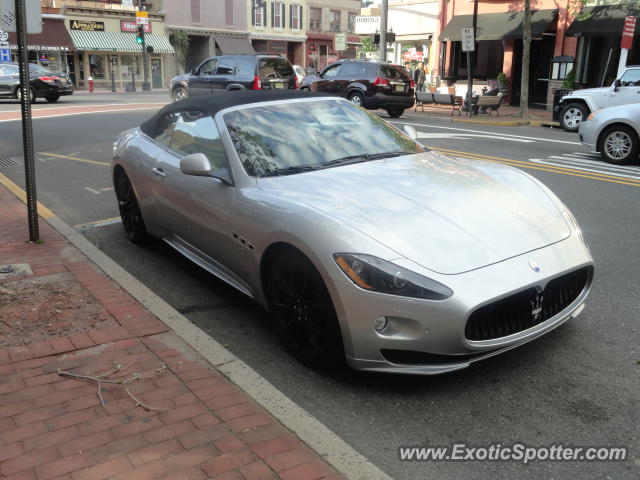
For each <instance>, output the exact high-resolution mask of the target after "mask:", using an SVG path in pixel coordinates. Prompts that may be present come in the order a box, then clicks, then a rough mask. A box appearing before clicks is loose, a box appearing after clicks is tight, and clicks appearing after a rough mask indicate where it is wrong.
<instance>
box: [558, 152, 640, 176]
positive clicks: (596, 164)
mask: <svg viewBox="0 0 640 480" xmlns="http://www.w3.org/2000/svg"><path fill="white" fill-rule="evenodd" d="M549 158H555V159H559V160H562V161H564V162H566V163H571V164H576V165H587V166H593V167H597V168H601V169H604V170H615V171H620V172H627V173H637V174H639V175H640V167H627V166H624V165H613V164H611V163H605V162H604V161H602V160H590V159H588V158H579V157H571V158H567V157H566V156H565V157H556V156H554V157H549Z"/></svg>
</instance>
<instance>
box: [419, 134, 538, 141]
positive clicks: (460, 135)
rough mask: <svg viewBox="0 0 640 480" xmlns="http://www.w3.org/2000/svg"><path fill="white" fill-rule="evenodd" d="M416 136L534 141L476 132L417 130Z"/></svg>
mask: <svg viewBox="0 0 640 480" xmlns="http://www.w3.org/2000/svg"><path fill="white" fill-rule="evenodd" d="M418 138H431V139H434V138H452V139H456V140H472V139H473V138H496V139H498V140H506V141H509V142H522V143H535V140H523V139H520V138H506V137H501V136H499V135H479V134H477V133H445V132H441V133H427V132H418Z"/></svg>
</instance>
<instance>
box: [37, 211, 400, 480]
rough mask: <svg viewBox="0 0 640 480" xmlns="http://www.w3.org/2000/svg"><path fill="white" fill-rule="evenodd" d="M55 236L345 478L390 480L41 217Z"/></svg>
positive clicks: (103, 258)
mask: <svg viewBox="0 0 640 480" xmlns="http://www.w3.org/2000/svg"><path fill="white" fill-rule="evenodd" d="M45 220H46V221H47V222H48V223H49V224H50V225H51V226H52V227H53V228H54V229H55V230H56V231H58V233H60V234H61V235H62V236H63V237H65V238H66V239H67V240H68V241H69V242H70V243H72V244H73V245H74V246H75V247H76V248H77V249H78V250H80V251H81V252H82V253H83V254H85V255H86V256H87V257H88V258H89V259H90V260H91V261H92V262H94V263H95V264H96V265H97V266H98V267H100V269H101V270H102V271H103V272H104V273H105V274H106V275H107V276H109V277H110V278H111V279H112V280H113V281H115V282H116V283H118V284H119V285H120V286H121V287H122V288H123V289H124V290H125V291H127V292H128V293H129V294H130V295H131V296H132V297H133V298H135V299H136V300H137V301H139V302H140V303H141V304H142V305H144V306H145V307H146V308H147V309H148V310H149V311H150V312H151V313H152V314H154V315H155V316H156V317H157V318H158V319H159V320H160V321H162V322H163V323H164V324H165V325H167V327H169V328H170V329H171V330H173V331H174V332H175V333H176V334H177V335H178V336H179V337H181V338H182V339H183V340H184V341H185V342H186V343H187V344H188V345H189V346H190V347H191V348H193V349H194V350H196V351H197V352H198V353H199V354H200V355H202V356H203V357H204V358H205V359H206V360H207V361H208V362H210V363H211V364H212V365H214V366H215V367H216V368H217V369H218V370H219V371H220V372H221V373H222V374H223V375H225V376H226V377H227V378H229V380H231V381H232V382H233V383H235V384H236V385H238V387H240V388H241V389H242V390H244V391H245V392H246V393H247V394H248V395H249V396H250V397H251V398H252V399H253V400H255V402H256V403H257V404H259V405H261V406H262V407H263V408H265V409H266V410H267V411H268V412H269V413H270V414H271V415H273V416H274V417H275V418H276V419H277V420H278V421H279V422H280V423H282V424H283V425H284V426H285V427H287V428H288V429H289V430H291V431H292V432H293V433H295V434H296V435H297V436H298V437H299V438H300V439H301V440H302V441H303V442H305V443H307V444H308V445H309V446H310V447H311V448H312V449H314V450H315V451H316V452H318V454H319V455H321V456H322V457H323V458H324V459H325V460H326V461H327V462H328V463H330V464H331V465H332V466H333V467H334V468H335V469H336V470H337V471H338V472H340V473H342V474H343V475H344V476H345V477H346V478H347V479H349V480H392V479H391V477H389V476H388V475H387V474H386V473H384V472H383V471H381V470H380V469H379V468H378V467H376V466H375V465H374V464H372V463H371V462H370V461H369V460H367V459H366V458H365V457H364V456H363V455H361V454H360V453H358V452H357V451H356V450H354V449H353V448H352V447H351V446H349V445H348V444H347V443H346V442H345V441H344V440H342V439H341V438H340V437H338V436H337V435H336V434H335V433H333V432H332V431H331V430H329V429H328V428H327V427H326V426H325V425H324V424H322V423H320V421H318V420H317V419H316V418H315V417H313V416H312V415H311V414H309V413H308V412H307V411H305V410H304V409H303V408H301V407H299V406H298V405H297V404H295V403H294V402H293V401H292V400H290V399H289V398H288V397H287V396H286V395H284V394H283V393H282V392H281V391H280V390H278V389H277V388H275V387H274V386H273V385H271V383H269V382H268V381H267V380H266V379H265V378H263V377H262V376H261V375H259V374H258V373H257V372H255V371H254V370H253V369H252V368H251V367H249V365H247V364H246V363H244V362H243V361H242V360H240V359H238V358H237V357H235V356H234V355H233V354H232V353H231V352H230V351H229V350H227V349H226V348H224V347H223V346H222V345H220V344H219V343H218V342H216V341H215V340H214V339H213V338H211V337H210V336H209V335H207V334H205V333H204V332H203V331H202V330H200V329H199V328H198V327H196V326H195V325H193V324H192V323H191V322H190V321H189V320H188V319H187V318H185V317H184V316H183V315H181V314H180V313H179V312H177V311H176V310H175V309H174V308H173V307H171V306H170V305H169V304H168V303H166V302H165V301H164V300H162V299H161V298H160V297H158V296H157V295H156V294H155V293H153V292H152V291H151V290H150V289H149V288H147V287H146V286H145V285H144V284H142V283H141V282H140V281H138V280H137V279H136V278H134V277H133V276H132V275H131V274H130V273H129V272H127V271H126V270H125V269H124V268H122V267H121V266H120V265H118V264H117V263H115V262H114V261H113V260H111V258H109V257H108V256H107V255H105V254H104V253H103V252H102V251H100V250H99V249H98V248H96V247H95V246H94V245H93V244H92V243H91V242H90V241H89V240H87V239H86V238H85V237H84V236H83V235H82V234H80V233H79V232H77V231H76V230H74V229H73V228H72V227H71V226H69V225H68V224H67V223H65V222H64V221H63V220H61V219H60V218H58V217H55V216H54V217H52V218H47V219H45Z"/></svg>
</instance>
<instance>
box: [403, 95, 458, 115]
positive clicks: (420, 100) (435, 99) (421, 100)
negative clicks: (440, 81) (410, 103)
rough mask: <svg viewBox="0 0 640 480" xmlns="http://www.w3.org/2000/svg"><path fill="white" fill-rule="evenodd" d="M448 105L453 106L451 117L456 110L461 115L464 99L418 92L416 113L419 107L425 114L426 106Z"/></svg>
mask: <svg viewBox="0 0 640 480" xmlns="http://www.w3.org/2000/svg"><path fill="white" fill-rule="evenodd" d="M425 104H426V105H448V106H451V115H453V112H455V111H456V110H457V111H458V115H460V108H461V107H462V97H456V96H455V95H452V94H450V93H428V92H416V105H415V107H414V111H416V110H417V108H418V106H420V107H421V108H422V111H423V112H424V105H425Z"/></svg>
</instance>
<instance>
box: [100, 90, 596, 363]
mask: <svg viewBox="0 0 640 480" xmlns="http://www.w3.org/2000/svg"><path fill="white" fill-rule="evenodd" d="M415 137H416V135H415V130H413V129H411V127H408V128H407V127H405V131H400V130H399V129H397V128H396V127H394V126H392V125H391V124H389V123H387V122H386V121H384V120H382V119H381V118H379V117H377V116H376V115H373V114H370V113H368V112H367V111H365V110H363V109H361V108H359V107H357V106H355V105H353V104H352V103H350V102H348V101H346V100H344V99H340V98H334V97H327V96H323V95H319V94H312V93H305V92H300V91H273V92H249V91H240V92H225V94H220V95H213V96H208V97H198V98H197V99H189V100H183V101H179V102H175V103H172V104H170V105H168V106H166V107H164V108H163V109H162V110H160V111H159V112H158V113H157V114H156V115H155V116H153V117H152V118H151V119H150V120H148V121H147V122H145V123H144V124H142V125H141V126H140V127H139V128H134V129H132V130H128V131H125V132H123V133H121V134H120V136H119V137H118V139H117V141H116V142H115V144H114V149H113V181H114V185H115V191H116V195H117V199H118V205H119V208H120V214H121V216H122V223H123V226H124V230H125V232H126V234H127V236H128V237H129V239H130V240H131V241H133V242H135V243H144V242H145V241H147V240H148V239H149V238H150V237H156V238H160V239H162V240H163V241H165V242H166V243H167V244H169V245H170V246H172V247H173V248H175V249H176V250H177V251H178V252H180V253H182V254H183V255H185V256H186V257H188V258H189V259H191V260H192V261H194V262H195V263H197V264H198V265H200V266H201V267H202V268H204V269H206V270H208V271H209V272H211V273H212V274H213V275H215V276H217V277H219V278H220V279H222V280H224V281H225V282H227V283H228V284H230V285H232V286H233V287H235V288H237V289H238V290H240V291H241V292H243V293H244V294H246V295H247V296H249V297H251V298H253V299H255V301H257V302H258V303H260V304H261V305H262V306H264V307H265V308H266V309H267V310H268V311H270V312H271V314H272V315H271V316H272V319H273V325H274V328H276V329H277V331H278V332H279V334H280V335H281V337H282V339H283V342H284V344H285V346H286V347H287V348H288V350H290V351H291V353H292V354H293V355H294V356H295V357H296V358H298V359H299V360H300V361H302V362H303V363H305V364H306V365H308V366H310V367H312V368H325V367H329V366H335V365H338V364H340V363H343V362H344V361H345V360H346V362H347V363H348V365H350V366H351V367H353V368H356V369H360V370H368V371H385V372H401V373H416V374H434V373H442V372H448V371H453V370H457V369H461V368H464V367H467V366H469V365H470V364H471V363H473V362H475V361H478V360H481V359H484V358H487V357H490V356H493V355H496V354H498V353H501V352H504V351H506V350H509V349H512V348H514V347H517V346H519V345H522V344H524V343H526V342H528V341H530V340H533V339H535V338H537V337H540V336H541V335H543V334H545V333H547V332H549V331H550V330H552V329H554V328H556V327H557V326H559V325H560V324H562V323H563V322H565V321H566V320H568V319H569V318H571V317H575V316H576V315H578V314H579V313H580V312H581V311H582V309H583V306H584V302H585V298H586V296H587V294H588V292H589V289H590V287H591V282H592V278H593V259H592V257H591V254H590V252H589V249H588V247H587V245H586V243H585V241H584V239H583V237H582V233H581V231H580V227H579V226H578V224H577V223H576V220H575V219H574V217H573V215H572V214H571V213H570V212H569V210H568V209H567V207H566V206H565V205H563V203H562V202H561V201H560V200H559V199H558V198H557V197H556V196H555V195H554V194H553V193H552V192H551V191H550V190H549V189H548V188H546V187H545V186H544V185H543V184H542V183H540V182H539V181H538V180H536V179H535V178H533V177H531V176H529V175H528V174H526V173H524V172H522V171H520V170H517V169H514V168H511V167H507V166H503V165H499V164H494V163H489V162H483V161H473V160H469V161H465V160H458V159H451V158H446V157H443V156H441V155H438V154H435V153H432V152H430V151H428V150H427V149H426V148H425V147H423V146H422V145H420V144H419V143H418V142H416V141H415Z"/></svg>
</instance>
